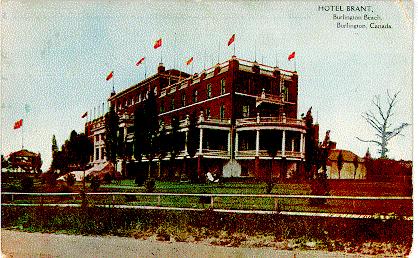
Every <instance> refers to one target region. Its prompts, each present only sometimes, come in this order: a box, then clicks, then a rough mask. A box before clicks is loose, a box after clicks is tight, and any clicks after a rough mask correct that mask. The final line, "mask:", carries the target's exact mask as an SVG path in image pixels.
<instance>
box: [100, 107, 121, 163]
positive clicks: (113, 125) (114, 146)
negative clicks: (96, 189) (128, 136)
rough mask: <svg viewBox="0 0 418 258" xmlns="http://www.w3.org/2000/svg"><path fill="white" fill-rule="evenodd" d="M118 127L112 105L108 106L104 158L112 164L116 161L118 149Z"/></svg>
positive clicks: (116, 116)
mask: <svg viewBox="0 0 418 258" xmlns="http://www.w3.org/2000/svg"><path fill="white" fill-rule="evenodd" d="M118 129H119V118H118V115H117V114H116V112H115V109H114V106H113V105H112V106H111V107H110V108H109V111H108V112H107V113H106V115H105V139H104V142H105V147H106V158H107V160H108V161H110V162H112V163H113V164H115V163H116V154H117V151H118V143H117V141H118Z"/></svg>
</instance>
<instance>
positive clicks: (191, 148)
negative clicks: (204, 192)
mask: <svg viewBox="0 0 418 258" xmlns="http://www.w3.org/2000/svg"><path fill="white" fill-rule="evenodd" d="M187 129H188V131H187V153H188V154H189V157H190V158H191V159H193V157H194V156H195V155H196V153H197V149H198V147H199V128H198V127H197V115H196V113H192V114H191V115H190V117H189V125H188V128H187ZM186 164H190V162H187V161H186ZM190 177H191V180H192V181H194V182H196V181H197V180H198V178H197V171H196V170H192V171H191V172H190Z"/></svg>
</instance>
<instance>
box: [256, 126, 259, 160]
mask: <svg viewBox="0 0 418 258" xmlns="http://www.w3.org/2000/svg"><path fill="white" fill-rule="evenodd" d="M259 150H260V130H257V131H256V134H255V155H256V156H259Z"/></svg>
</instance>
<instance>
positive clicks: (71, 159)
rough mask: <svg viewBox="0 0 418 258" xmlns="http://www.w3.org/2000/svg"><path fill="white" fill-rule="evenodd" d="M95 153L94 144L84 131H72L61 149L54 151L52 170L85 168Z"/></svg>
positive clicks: (62, 171) (64, 170) (61, 170)
mask: <svg viewBox="0 0 418 258" xmlns="http://www.w3.org/2000/svg"><path fill="white" fill-rule="evenodd" d="M92 153H93V144H92V143H91V141H90V140H89V139H88V137H87V136H86V135H85V134H84V133H80V134H77V132H76V131H74V130H73V131H71V134H70V138H69V139H67V140H66V141H65V143H64V144H63V145H62V147H61V151H56V152H53V153H52V163H51V170H60V172H61V173H65V172H68V171H71V170H74V169H84V168H85V166H86V165H87V163H88V162H89V160H90V155H91V154H92Z"/></svg>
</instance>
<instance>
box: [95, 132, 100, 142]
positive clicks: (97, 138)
mask: <svg viewBox="0 0 418 258" xmlns="http://www.w3.org/2000/svg"><path fill="white" fill-rule="evenodd" d="M99 137H100V135H98V134H96V142H99V141H100V138H99Z"/></svg>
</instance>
